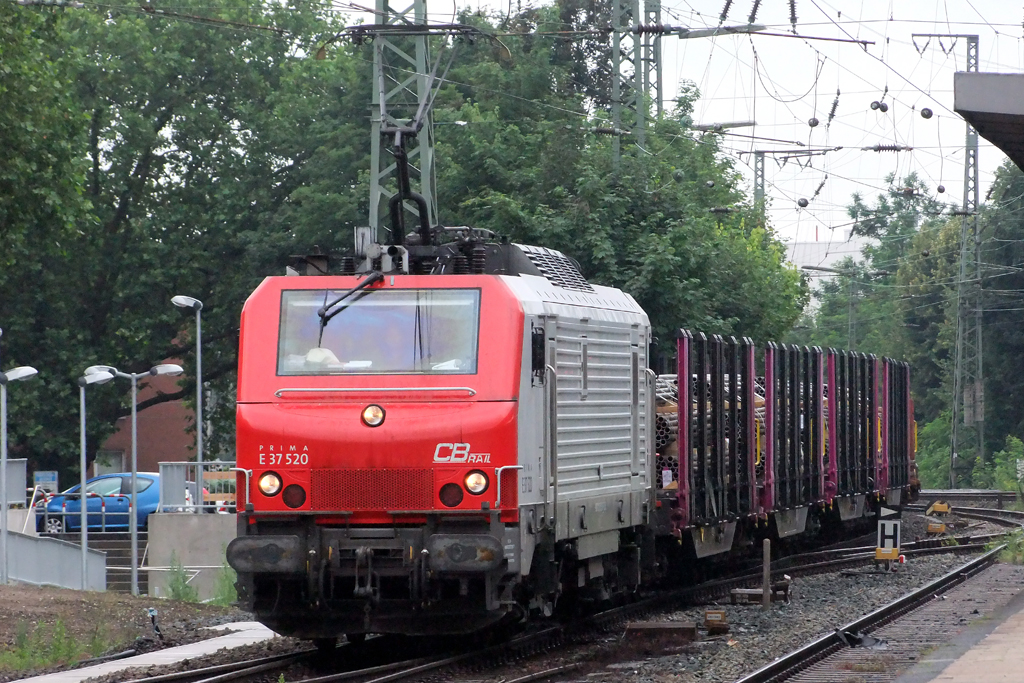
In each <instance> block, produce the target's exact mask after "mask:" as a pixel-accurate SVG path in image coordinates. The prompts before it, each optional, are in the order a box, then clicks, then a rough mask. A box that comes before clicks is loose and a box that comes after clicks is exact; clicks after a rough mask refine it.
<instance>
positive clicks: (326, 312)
mask: <svg viewBox="0 0 1024 683" xmlns="http://www.w3.org/2000/svg"><path fill="white" fill-rule="evenodd" d="M383 279H384V273H382V272H380V271H379V270H375V271H373V272H371V273H370V274H369V275H367V276H366V279H365V280H363V281H362V282H360V283H359V284H358V285H356V286H355V287H353V288H352V289H350V290H348V291H347V292H345V293H344V294H342V295H341V296H339V297H338V298H337V299H335V300H334V301H332V302H331V303H329V304H324V305H323V306H321V307H320V310H318V311H317V312H316V314H317V315H318V316H320V342H318V343H317V345H318V346H319V344H320V343H321V342H323V339H324V327H326V326H327V323H329V322H330V321H331V318H333V317H334V316H336V315H338V314H339V313H341V312H342V311H344V310H345V308H346V307H344V306H342V307H341V308H339V309H338V310H336V311H331V309H332V308H334V307H335V306H337V305H338V304H340V303H341V302H342V301H344V300H345V299H347V298H349V297H350V296H352V295H353V294H356V293H357V292H359V291H360V290H363V289H365V288H366V287H369V286H370V285H372V284H374V283H375V282H380V281H381V280H383Z"/></svg>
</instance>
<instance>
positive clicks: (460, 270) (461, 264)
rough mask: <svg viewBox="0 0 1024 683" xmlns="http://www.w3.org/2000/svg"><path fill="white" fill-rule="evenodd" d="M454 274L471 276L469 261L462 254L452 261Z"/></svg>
mask: <svg viewBox="0 0 1024 683" xmlns="http://www.w3.org/2000/svg"><path fill="white" fill-rule="evenodd" d="M452 272H454V273H455V274H456V275H468V274H469V261H467V260H466V257H465V256H463V255H462V254H456V255H455V258H453V259H452Z"/></svg>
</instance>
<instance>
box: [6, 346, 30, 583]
mask: <svg viewBox="0 0 1024 683" xmlns="http://www.w3.org/2000/svg"><path fill="white" fill-rule="evenodd" d="M36 373H37V370H36V369H35V368H31V367H29V366H27V365H23V366H21V367H18V368H13V369H11V370H8V371H7V372H0V584H3V585H7V583H8V576H7V383H8V382H13V381H15V380H19V379H28V378H29V377H33V376H34V375H35V374H36ZM22 485H23V486H24V482H22Z"/></svg>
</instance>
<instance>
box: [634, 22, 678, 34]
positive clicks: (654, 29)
mask: <svg viewBox="0 0 1024 683" xmlns="http://www.w3.org/2000/svg"><path fill="white" fill-rule="evenodd" d="M632 30H633V33H639V34H644V33H661V34H664V33H668V32H669V31H671V30H672V27H671V26H666V25H665V24H637V25H636V26H634V27H633V29H632Z"/></svg>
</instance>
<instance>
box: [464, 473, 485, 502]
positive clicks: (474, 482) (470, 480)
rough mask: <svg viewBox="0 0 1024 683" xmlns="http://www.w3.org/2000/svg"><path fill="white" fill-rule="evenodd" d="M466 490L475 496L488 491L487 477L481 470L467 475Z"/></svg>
mask: <svg viewBox="0 0 1024 683" xmlns="http://www.w3.org/2000/svg"><path fill="white" fill-rule="evenodd" d="M465 483H466V490H467V491H469V492H470V493H472V494H473V495H476V496H478V495H480V494H481V493H483V492H484V491H486V490H487V484H488V481H487V475H486V474H484V473H483V472H481V471H479V470H474V471H472V472H470V473H469V474H467V475H466V482H465Z"/></svg>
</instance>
